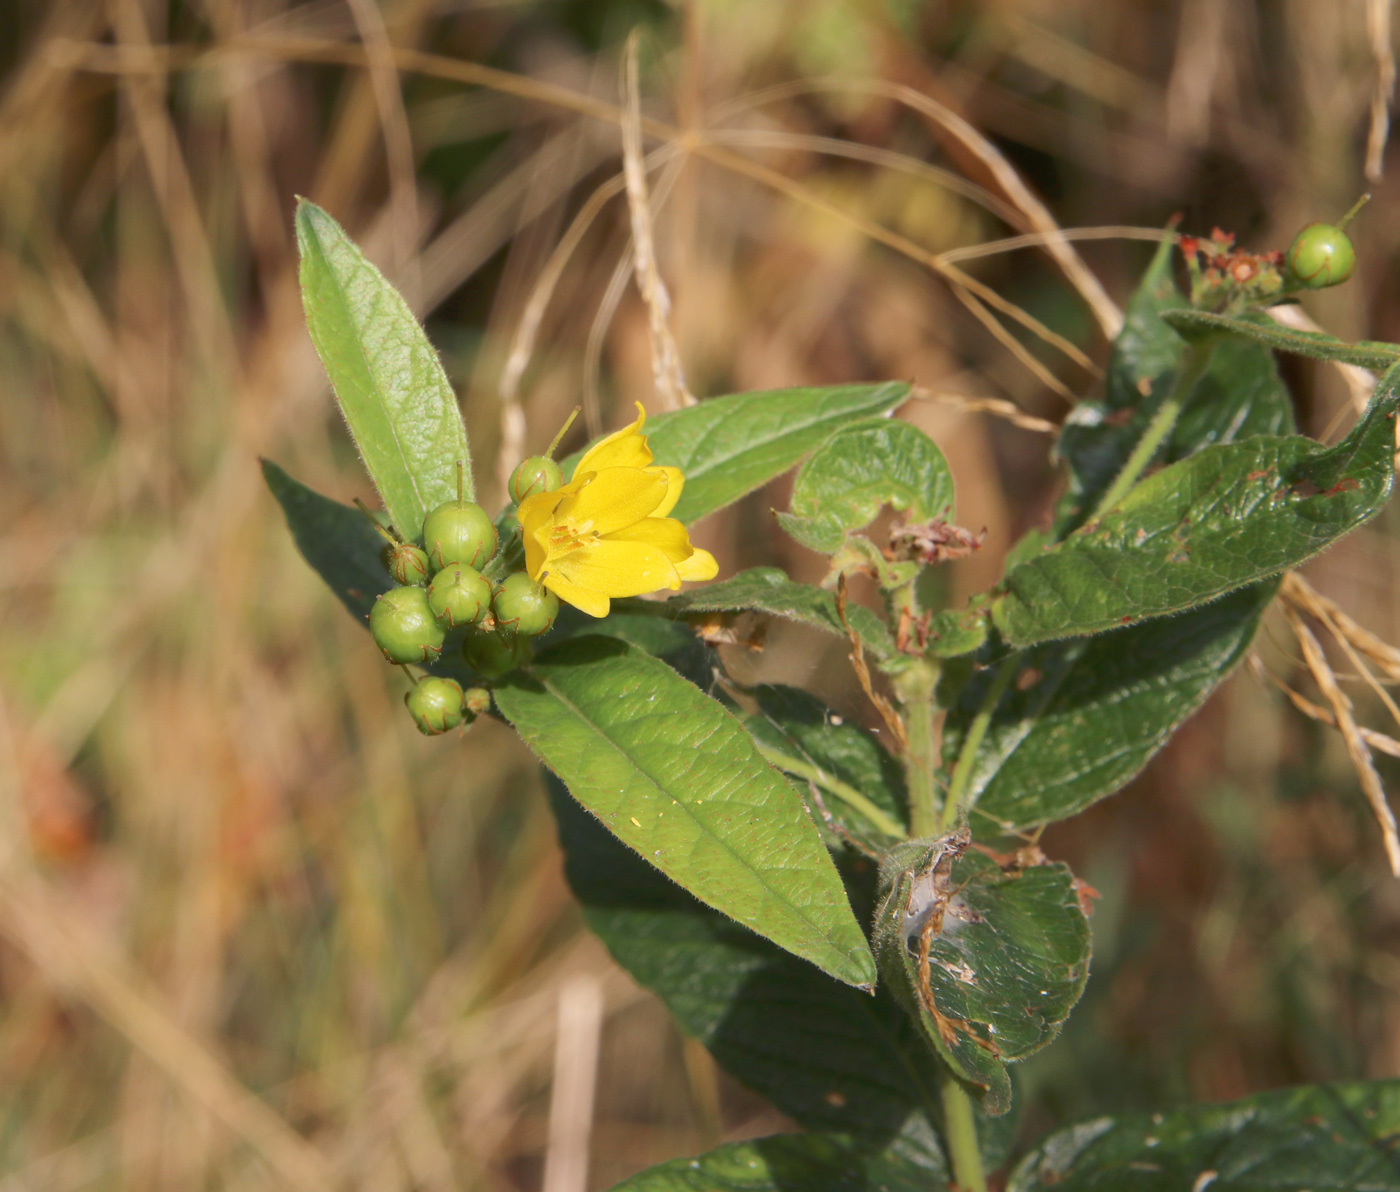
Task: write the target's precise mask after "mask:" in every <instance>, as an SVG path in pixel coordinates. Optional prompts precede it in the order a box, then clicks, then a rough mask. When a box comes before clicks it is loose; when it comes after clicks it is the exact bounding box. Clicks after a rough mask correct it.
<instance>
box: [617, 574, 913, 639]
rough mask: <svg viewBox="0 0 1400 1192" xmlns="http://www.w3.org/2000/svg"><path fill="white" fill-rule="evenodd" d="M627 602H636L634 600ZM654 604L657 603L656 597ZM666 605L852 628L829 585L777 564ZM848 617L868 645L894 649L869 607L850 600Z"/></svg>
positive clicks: (839, 631) (838, 631)
mask: <svg viewBox="0 0 1400 1192" xmlns="http://www.w3.org/2000/svg"><path fill="white" fill-rule="evenodd" d="M627 607H629V608H631V607H634V606H632V605H630V604H629V605H628V606H627ZM650 607H652V608H656V607H657V605H656V604H655V603H654V602H653V603H651V605H650ZM660 607H661V608H663V609H665V610H667V611H668V612H669V613H671V614H672V615H675V614H676V613H691V612H696V613H704V612H717V613H737V612H759V613H767V614H769V615H770V616H774V617H782V618H784V619H786V620H789V621H800V622H801V623H802V624H804V625H810V626H812V627H813V628H814V629H821V630H823V631H825V632H826V633H833V634H835V635H837V636H838V637H845V636H846V630H845V627H844V626H843V625H842V624H841V617H840V615H839V614H838V613H837V611H836V597H835V596H834V595H833V594H832V593H831V592H828V591H826V590H825V589H824V588H814V587H812V585H810V584H799V583H794V582H793V581H792V580H790V579H788V577H787V576H786V575H785V574H784V573H783V572H782V571H780V570H779V569H778V568H776V567H751V568H750V569H749V570H748V571H741V572H739V574H738V575H736V576H733V577H732V578H730V579H726V580H721V581H720V582H719V583H714V584H706V585H705V586H704V587H702V588H695V589H694V590H692V591H689V592H682V593H681V594H680V595H679V596H672V597H671V598H670V599H669V600H667V601H666V603H665V604H664V605H661V606H660ZM846 618H847V620H848V621H849V622H850V625H851V628H852V629H854V630H855V631H856V632H857V633H858V634H860V639H861V642H862V643H863V644H864V646H865V648H866V649H867V650H868V651H869V652H870V653H871V654H873V655H874V656H875V657H877V658H882V659H883V658H889V657H890V656H891V655H893V654H894V639H893V638H891V637H890V631H889V630H888V629H887V628H886V627H885V623H884V622H883V621H881V620H880V618H879V617H877V616H876V615H875V614H874V613H872V612H871V611H870V610H869V609H867V608H862V607H861V606H860V605H858V604H847V605H846Z"/></svg>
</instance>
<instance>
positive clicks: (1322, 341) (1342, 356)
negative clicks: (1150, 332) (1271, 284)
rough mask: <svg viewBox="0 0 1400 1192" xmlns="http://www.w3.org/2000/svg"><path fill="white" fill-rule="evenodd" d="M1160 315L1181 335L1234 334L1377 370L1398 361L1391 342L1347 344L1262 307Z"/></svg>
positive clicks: (1398, 354) (1282, 349) (1398, 350)
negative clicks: (1284, 321)
mask: <svg viewBox="0 0 1400 1192" xmlns="http://www.w3.org/2000/svg"><path fill="white" fill-rule="evenodd" d="M1163 318H1164V320H1165V321H1166V322H1167V323H1168V324H1169V325H1170V326H1172V327H1174V328H1175V329H1176V330H1177V331H1178V332H1180V333H1181V334H1182V335H1185V336H1189V337H1192V338H1200V337H1203V336H1212V335H1230V336H1236V337H1239V338H1242V339H1246V340H1250V341H1252V342H1254V343H1257V344H1262V345H1263V346H1264V347H1266V348H1275V349H1277V350H1278V351H1280V352H1292V353H1294V354H1295V355H1298V356H1311V357H1313V358H1314V359H1316V360H1335V361H1337V362H1338V363H1340V364H1354V365H1356V366H1357V367H1359V368H1369V369H1374V370H1375V371H1377V372H1383V371H1385V370H1386V369H1388V368H1390V367H1391V366H1392V365H1394V364H1396V363H1400V347H1397V346H1396V345H1395V344H1387V343H1377V342H1375V341H1372V340H1362V341H1361V342H1360V343H1354V344H1349V343H1346V342H1345V341H1344V340H1340V339H1337V338H1336V337H1335V336H1332V335H1328V334H1327V333H1326V332H1325V331H1301V330H1298V329H1297V328H1294V327H1285V326H1283V324H1281V323H1277V322H1275V321H1274V320H1273V319H1271V318H1270V317H1269V316H1268V315H1267V314H1265V313H1264V312H1262V311H1249V312H1246V313H1244V314H1239V315H1216V314H1211V313H1209V312H1208V311H1204V310H1179V311H1172V312H1170V313H1169V314H1166V315H1164V316H1163Z"/></svg>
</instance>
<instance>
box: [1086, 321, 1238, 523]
mask: <svg viewBox="0 0 1400 1192" xmlns="http://www.w3.org/2000/svg"><path fill="white" fill-rule="evenodd" d="M1214 351H1215V340H1213V339H1206V340H1197V341H1195V342H1194V343H1192V344H1191V345H1190V346H1189V347H1188V348H1187V350H1186V359H1185V360H1183V361H1182V363H1181V371H1180V372H1178V373H1177V374H1176V383H1175V384H1174V385H1173V386H1172V391H1171V393H1170V394H1168V395H1167V399H1166V401H1164V402H1163V403H1162V404H1161V405H1160V406H1159V407H1158V408H1157V412H1156V413H1155V414H1153V415H1152V421H1151V422H1149V423H1148V424H1147V429H1146V430H1145V431H1144V432H1143V435H1142V438H1140V439H1139V440H1138V441H1137V446H1135V447H1134V448H1133V450H1132V454H1130V455H1129V456H1128V460H1127V462H1126V463H1125V464H1124V465H1123V469H1122V471H1120V472H1119V473H1118V475H1117V476H1115V477H1114V478H1113V483H1112V484H1110V485H1109V486H1108V491H1107V492H1106V493H1104V495H1103V496H1102V497H1101V498H1100V499H1099V503H1098V505H1097V506H1095V508H1094V512H1093V513H1092V514H1091V515H1090V517H1089V521H1090V522H1095V521H1098V520H1099V518H1101V517H1103V515H1104V514H1105V513H1107V512H1108V511H1109V510H1110V509H1112V508H1113V507H1114V506H1115V505H1117V504H1118V502H1119V501H1121V500H1122V499H1123V498H1124V497H1126V496H1127V495H1128V493H1129V492H1130V491H1131V490H1132V488H1133V486H1134V485H1135V484H1137V482H1138V481H1139V480H1140V479H1141V478H1142V474H1143V472H1144V471H1146V470H1147V466H1148V465H1149V464H1150V463H1151V462H1152V459H1153V457H1154V456H1155V455H1156V454H1157V451H1158V449H1159V448H1160V447H1161V446H1162V443H1163V442H1164V441H1165V440H1166V437H1167V436H1168V435H1169V434H1171V433H1172V429H1173V428H1174V427H1175V426H1176V420H1177V419H1178V418H1180V417H1181V411H1182V409H1183V407H1184V406H1185V405H1186V399H1187V398H1188V397H1190V396H1191V390H1193V389H1194V388H1195V387H1196V382H1197V381H1199V380H1200V379H1201V377H1202V376H1204V375H1205V371H1206V368H1207V367H1208V366H1209V364H1210V357H1211V353H1213V352H1214Z"/></svg>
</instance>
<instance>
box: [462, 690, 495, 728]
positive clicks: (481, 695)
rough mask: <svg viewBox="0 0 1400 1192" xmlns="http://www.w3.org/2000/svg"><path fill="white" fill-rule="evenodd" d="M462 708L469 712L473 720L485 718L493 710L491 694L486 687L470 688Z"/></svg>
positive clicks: (464, 697) (463, 698) (463, 697)
mask: <svg viewBox="0 0 1400 1192" xmlns="http://www.w3.org/2000/svg"><path fill="white" fill-rule="evenodd" d="M462 707H464V708H465V709H466V710H467V715H468V716H469V717H470V718H471V720H475V719H476V718H477V717H478V716H484V715H485V714H486V713H487V712H489V711H490V710H491V693H490V692H489V691H487V690H486V688H485V687H468V688H467V691H466V694H465V695H463V696H462ZM468 723H470V720H469V721H468Z"/></svg>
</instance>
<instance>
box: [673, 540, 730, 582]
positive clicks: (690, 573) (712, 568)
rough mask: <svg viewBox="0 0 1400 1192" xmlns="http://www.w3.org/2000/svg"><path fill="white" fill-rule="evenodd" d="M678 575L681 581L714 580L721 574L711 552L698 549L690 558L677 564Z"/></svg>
mask: <svg viewBox="0 0 1400 1192" xmlns="http://www.w3.org/2000/svg"><path fill="white" fill-rule="evenodd" d="M676 574H677V575H679V576H680V577H681V579H714V578H715V576H717V575H718V574H719V564H718V563H716V562H715V557H714V555H712V554H710V552H709V551H707V550H701V549H700V548H699V547H696V549H695V553H694V554H693V555H691V556H690V558H688V559H682V560H681V561H680V562H679V563H677V564H676Z"/></svg>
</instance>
